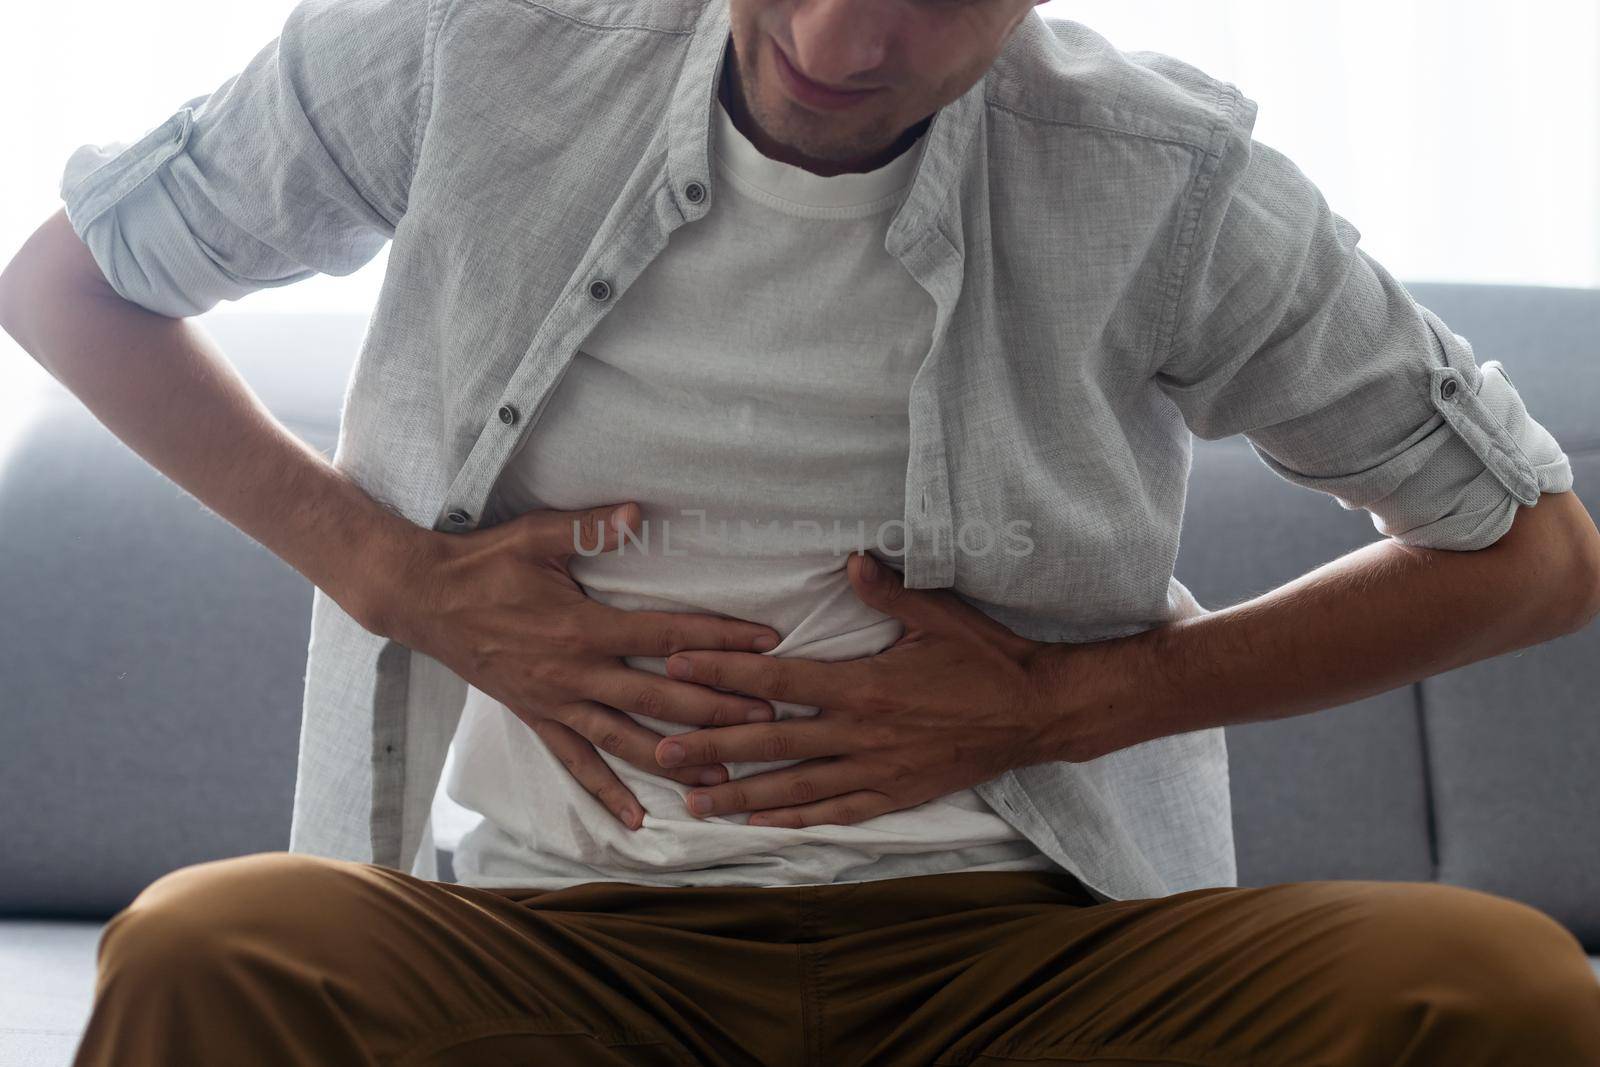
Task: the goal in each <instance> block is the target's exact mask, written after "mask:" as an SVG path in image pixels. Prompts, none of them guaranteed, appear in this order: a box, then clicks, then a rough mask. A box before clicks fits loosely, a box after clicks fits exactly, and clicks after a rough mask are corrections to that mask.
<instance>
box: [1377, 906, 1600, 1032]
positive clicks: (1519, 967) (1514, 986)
mask: <svg viewBox="0 0 1600 1067" xmlns="http://www.w3.org/2000/svg"><path fill="white" fill-rule="evenodd" d="M1369 906H1370V908H1371V912H1370V914H1369V915H1368V916H1367V918H1368V920H1369V921H1368V922H1367V923H1365V924H1364V931H1363V933H1362V934H1361V935H1360V936H1359V938H1358V941H1359V953H1360V962H1359V964H1358V966H1359V967H1360V969H1361V970H1362V972H1363V973H1364V975H1365V982H1364V985H1365V988H1366V989H1367V991H1368V992H1367V996H1368V997H1369V998H1370V1002H1371V1003H1370V1006H1371V1007H1372V1008H1373V1009H1374V1010H1375V1011H1377V1012H1379V1013H1389V1012H1398V1013H1401V1014H1403V1015H1405V1016H1406V1017H1408V1018H1416V1019H1419V1020H1421V1019H1435V1020H1440V1021H1441V1022H1447V1023H1448V1025H1450V1026H1453V1027H1460V1028H1463V1029H1468V1030H1471V1031H1473V1032H1475V1033H1479V1034H1481V1035H1482V1039H1483V1040H1484V1041H1485V1042H1487V1043H1488V1044H1489V1045H1494V1044H1496V1043H1497V1042H1503V1043H1504V1045H1505V1047H1506V1048H1507V1049H1511V1048H1518V1047H1528V1046H1527V1042H1535V1043H1538V1042H1545V1043H1548V1044H1549V1047H1552V1048H1555V1047H1562V1042H1563V1041H1567V1042H1571V1043H1572V1047H1573V1048H1574V1049H1577V1048H1580V1047H1581V1048H1583V1049H1585V1050H1587V1051H1588V1052H1590V1053H1593V1054H1597V1055H1600V981H1597V980H1596V976H1595V974H1594V972H1593V970H1592V969H1591V968H1590V966H1589V962H1588V956H1587V954H1586V953H1585V951H1584V949H1583V947H1582V945H1581V944H1580V943H1579V941H1578V940H1577V938H1576V937H1574V936H1573V934H1572V933H1571V932H1570V931H1568V930H1567V929H1566V928H1565V927H1563V926H1562V925H1561V924H1560V923H1559V922H1557V921H1556V920H1555V919H1554V918H1552V917H1551V916H1549V915H1547V914H1546V913H1544V912H1542V911H1540V910H1539V909H1537V908H1534V907H1532V906H1530V905H1527V904H1524V903H1522V902H1520V901H1516V900H1512V899H1510V898H1507V897H1502V896H1498V895H1495V894H1491V893H1486V892H1482V891H1479V890H1474V889H1468V888H1465V887H1460V886H1449V885H1441V884H1436V883H1421V882H1419V883H1393V884H1391V885H1390V886H1389V887H1388V888H1387V889H1386V890H1385V891H1383V892H1381V893H1378V894H1374V896H1373V897H1372V899H1371V901H1370V902H1369ZM1507 1062H1511V1061H1507ZM1552 1062H1554V1061H1552ZM1569 1062H1574V1063H1577V1062H1587V1061H1585V1060H1581V1059H1573V1060H1571V1061H1569ZM1595 1062H1600V1060H1596V1061H1595Z"/></svg>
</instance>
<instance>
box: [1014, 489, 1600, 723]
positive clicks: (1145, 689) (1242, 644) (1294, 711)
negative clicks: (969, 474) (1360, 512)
mask: <svg viewBox="0 0 1600 1067" xmlns="http://www.w3.org/2000/svg"><path fill="white" fill-rule="evenodd" d="M1597 610H1600V531H1597V530H1596V528H1595V525H1594V521H1593V520H1592V519H1590V517H1589V514H1588V512H1587V511H1586V510H1585V509H1584V507H1583V503H1582V502H1581V501H1580V500H1579V499H1578V497H1577V496H1576V495H1575V494H1574V493H1572V492H1571V491H1570V490H1569V491H1567V492H1564V493H1544V494H1541V495H1540V497H1539V502H1538V504H1537V505H1536V506H1534V507H1524V506H1519V507H1518V508H1517V512H1516V516H1515V518H1514V519H1513V521H1512V524H1511V528H1510V529H1509V530H1508V531H1506V533H1505V535H1504V536H1503V537H1501V539H1500V540H1499V541H1497V542H1495V543H1494V544H1492V545H1490V546H1489V547H1487V548H1484V549H1481V550H1479V551H1475V552H1453V551H1446V550H1434V549H1426V548H1411V547H1408V546H1405V545H1402V544H1399V543H1398V542H1395V541H1391V540H1384V541H1378V542H1375V543H1373V544H1370V545H1365V546H1363V547H1362V548H1360V549H1357V550H1356V551H1354V552H1351V553H1348V554H1347V555H1344V556H1342V557H1340V558H1339V559H1336V560H1333V561H1331V562H1329V563H1326V564H1324V565H1322V566H1321V567H1318V568H1317V569H1315V570H1313V571H1311V572H1309V573H1307V574H1305V575H1302V576H1301V577H1299V578H1297V579H1295V580H1294V581H1292V582H1289V583H1287V584H1285V585H1283V586H1280V587H1279V588H1277V589H1275V590H1273V591H1271V592H1269V593H1266V594H1264V595H1262V596H1259V597H1256V598H1255V599H1253V600H1250V601H1247V602H1245V603H1243V604H1237V605H1234V606H1233V607H1229V608H1226V609H1223V610H1219V611H1214V612H1211V613H1210V614H1208V615H1203V616H1198V617H1196V618H1193V619H1184V620H1180V621H1178V622H1174V623H1171V624H1168V625H1166V626H1160V627H1156V628H1155V629H1153V630H1147V631H1145V632H1144V633H1141V634H1135V635H1133V636H1132V637H1130V638H1125V639H1120V640H1119V641H1116V642H1111V643H1109V644H1108V645H1107V647H1105V648H1104V649H1103V650H1102V653H1101V659H1100V662H1099V664H1098V667H1099V670H1098V672H1097V683H1096V685H1095V686H1094V687H1093V691H1094V697H1095V703H1094V705H1093V707H1092V708H1085V707H1083V706H1081V705H1078V706H1074V705H1075V704H1076V703H1077V702H1074V701H1071V700H1070V699H1069V700H1068V702H1067V706H1068V707H1070V708H1071V709H1072V710H1071V711H1070V712H1068V713H1067V714H1064V715H1062V716H1061V721H1060V723H1059V724H1058V725H1059V726H1061V727H1062V729H1060V730H1058V731H1057V732H1056V734H1055V735H1054V736H1055V739H1056V742H1055V743H1056V745H1058V746H1059V748H1060V751H1063V752H1068V753H1070V752H1072V751H1074V750H1075V748H1076V744H1075V741H1074V739H1073V737H1072V736H1071V731H1070V729H1069V728H1067V724H1068V723H1069V722H1070V721H1071V720H1072V719H1073V718H1082V717H1090V718H1093V719H1102V720H1104V721H1106V722H1108V723H1109V722H1115V723H1118V724H1121V725H1120V729H1117V730H1114V731H1113V732H1112V734H1111V736H1110V738H1109V743H1110V744H1112V745H1113V746H1114V747H1115V748H1123V747H1126V746H1127V745H1130V744H1137V743H1138V742H1140V741H1145V740H1149V739H1151V738H1157V737H1164V736H1167V735H1170V734H1175V733H1182V732H1185V731H1189V730H1197V729H1204V728H1206V727H1210V726H1227V725H1232V724H1235V723H1244V722H1252V721H1259V720H1262V719H1276V718H1288V717H1291V716H1294V715H1301V714H1305V713H1307V712H1312V711H1318V710H1321V709H1324V708H1330V707H1337V706H1342V705H1344V704H1348V703H1350V702H1352V701H1355V700H1360V699H1363V698H1365V697H1368V696H1372V695H1374V694H1377V693H1382V692H1387V691H1388V690H1390V689H1394V688H1397V687H1399V686H1402V685H1409V684H1411V683H1413V682H1417V681H1420V680H1421V679H1423V678H1428V677H1432V676H1433V675H1436V674H1441V673H1444V672H1446V671H1450V670H1454V669H1456V668H1457V667H1462V666H1465V665H1467V664H1469V663H1476V662H1478V661H1479V660H1483V659H1488V658H1491V657H1493V656H1498V655H1502V654H1504V653H1507V652H1513V651H1516V650H1517V649H1522V648H1527V647H1528V646H1530V645H1536V644H1540V643H1542V642H1545V641H1549V640H1551V639H1553V638H1556V637H1561V636H1564V635H1566V634H1569V633H1573V632H1575V631H1577V630H1580V629H1582V628H1583V627H1584V626H1586V625H1587V624H1588V623H1589V622H1590V621H1591V620H1592V619H1593V618H1594V617H1595V614H1596V612H1597ZM1050 658H1051V657H1050V656H1046V661H1047V662H1048V661H1049V660H1050ZM1056 663H1057V666H1062V665H1068V667H1069V671H1070V663H1071V659H1070V657H1068V658H1065V659H1059V660H1057V661H1056ZM1059 680H1060V686H1061V691H1062V692H1067V691H1070V690H1071V689H1072V688H1073V687H1072V685H1071V681H1070V679H1069V677H1068V676H1067V675H1066V674H1062V675H1059Z"/></svg>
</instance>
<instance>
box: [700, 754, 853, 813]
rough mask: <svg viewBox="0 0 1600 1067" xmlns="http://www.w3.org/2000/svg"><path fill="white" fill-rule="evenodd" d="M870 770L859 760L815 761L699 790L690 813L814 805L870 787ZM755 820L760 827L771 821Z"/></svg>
mask: <svg viewBox="0 0 1600 1067" xmlns="http://www.w3.org/2000/svg"><path fill="white" fill-rule="evenodd" d="M869 771H870V769H867V768H865V767H864V765H863V764H862V763H860V762H859V761H854V760H848V759H811V760H806V761H805V762H803V763H797V764H795V765H794V766H793V767H783V768H780V769H778V770H772V771H764V772H762V773H761V774H752V775H748V776H746V777H744V778H740V779H738V780H737V781H731V782H728V783H726V784H724V785H717V786H711V787H709V788H699V789H695V790H693V791H691V792H690V793H689V795H688V796H687V797H686V798H685V804H686V806H687V807H688V809H689V812H690V814H692V815H695V816H696V817H699V818H704V817H705V816H707V815H729V814H733V813H735V812H741V811H760V810H762V809H764V808H783V807H788V806H790V805H801V804H814V803H817V802H819V801H823V800H827V799H829V798H830V797H835V796H840V795H842V794H846V793H854V792H856V791H858V790H862V789H866V788H868V787H870V786H871V785H872V784H873V783H872V782H871V781H868V780H865V778H864V777H863V776H864V774H866V773H869ZM755 821H756V824H757V825H758V826H759V825H762V824H763V823H767V822H768V820H766V819H757V820H755Z"/></svg>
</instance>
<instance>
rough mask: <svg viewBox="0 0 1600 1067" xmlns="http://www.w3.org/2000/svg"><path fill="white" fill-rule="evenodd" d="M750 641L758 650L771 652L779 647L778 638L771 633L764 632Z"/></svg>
mask: <svg viewBox="0 0 1600 1067" xmlns="http://www.w3.org/2000/svg"><path fill="white" fill-rule="evenodd" d="M750 643H751V644H752V645H754V646H755V649H756V651H757V652H770V651H772V650H773V649H775V648H777V647H778V639H777V638H776V637H773V636H772V635H771V634H762V635H761V636H760V637H758V638H756V639H755V640H754V641H752V642H750Z"/></svg>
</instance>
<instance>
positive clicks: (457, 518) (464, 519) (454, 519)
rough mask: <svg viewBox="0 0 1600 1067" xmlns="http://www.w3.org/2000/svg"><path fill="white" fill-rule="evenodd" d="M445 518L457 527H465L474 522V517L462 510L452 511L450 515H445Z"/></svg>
mask: <svg viewBox="0 0 1600 1067" xmlns="http://www.w3.org/2000/svg"><path fill="white" fill-rule="evenodd" d="M445 518H447V519H449V520H450V522H451V523H452V524H454V525H456V526H465V525H466V524H467V523H469V522H471V521H472V516H471V515H469V514H467V513H466V512H465V511H462V510H461V509H460V508H456V509H455V510H454V511H451V512H450V513H449V514H447V515H445Z"/></svg>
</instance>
